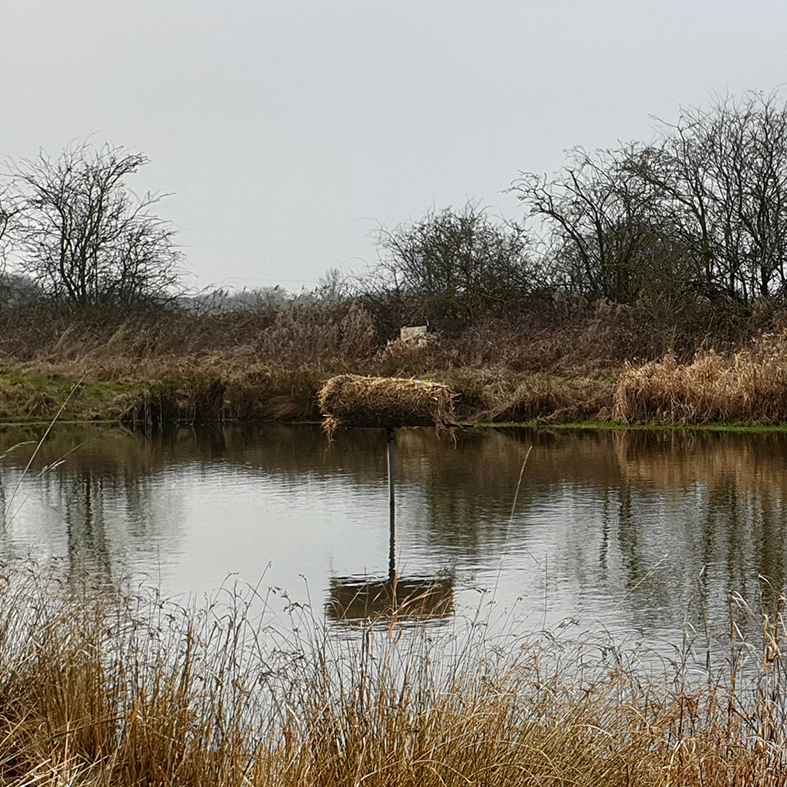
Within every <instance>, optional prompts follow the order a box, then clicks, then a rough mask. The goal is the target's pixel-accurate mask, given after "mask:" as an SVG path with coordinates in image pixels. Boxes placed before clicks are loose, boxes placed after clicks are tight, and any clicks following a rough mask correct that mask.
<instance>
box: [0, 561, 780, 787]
mask: <svg viewBox="0 0 787 787" xmlns="http://www.w3.org/2000/svg"><path fill="white" fill-rule="evenodd" d="M1 588H2V590H1V592H2V605H0V780H2V783H3V784H7V785H19V786H20V787H21V785H33V784H36V785H85V787H92V786H93V785H110V784H111V785H120V786H121V787H122V786H123V785H129V786H130V785H139V784H147V785H173V784H177V785H184V787H186V786H188V785H200V787H204V785H238V787H241V785H277V786H279V785H280V786H282V787H287V786H288V785H293V787H294V786H295V785H298V787H301V786H302V785H326V787H328V786H330V787H333V786H334V785H347V787H355V785H372V786H373V787H375V786H380V787H381V786H382V785H386V786H389V785H401V786H402V787H404V786H405V785H408V786H409V785H419V787H420V786H422V785H427V786H430V785H434V786H435V787H438V786H439V787H444V785H468V784H478V785H481V784H483V785H490V787H492V786H494V785H500V786H501V787H503V786H504V785H505V786H508V785H566V786H568V785H587V786H588V787H590V785H594V786H595V785H621V787H622V785H633V786H635V787H636V786H637V785H665V787H666V785H678V784H679V785H684V787H694V785H697V786H699V785H703V787H716V786H717V785H754V784H756V785H781V784H784V783H786V782H787V759H786V758H785V745H786V744H787V728H785V725H784V721H785V718H784V715H785V700H787V695H786V694H785V692H784V686H785V672H784V659H783V657H782V655H781V652H780V647H781V641H782V639H783V636H784V619H783V616H782V611H783V601H782V600H779V602H778V604H777V606H775V607H772V608H771V609H770V610H769V612H768V615H767V616H766V617H763V618H761V624H762V625H761V631H762V636H761V639H760V641H758V642H757V643H745V642H743V641H741V640H740V638H738V637H737V636H736V631H737V628H736V626H735V620H736V617H737V616H740V615H753V614H754V613H752V612H751V610H749V609H748V608H746V607H745V605H743V604H742V603H741V602H740V601H736V603H734V604H733V618H732V622H733V625H732V628H731V631H732V637H731V642H730V644H729V648H728V651H727V660H726V663H725V665H723V666H722V667H721V668H720V669H719V670H714V668H713V667H711V669H710V670H705V669H703V670H699V671H697V672H696V673H693V672H692V666H691V664H692V663H691V660H690V658H689V656H690V649H689V648H686V649H683V650H682V651H681V653H679V655H678V657H677V659H676V660H675V662H674V663H672V664H664V665H663V666H662V667H660V668H659V669H658V670H654V668H653V664H650V666H648V667H646V665H645V664H643V663H642V662H638V661H637V659H636V657H635V655H632V654H627V653H626V651H625V650H624V649H622V648H620V647H618V646H617V645H616V644H615V643H614V642H613V641H612V640H611V638H609V637H607V636H603V637H600V638H589V639H585V640H584V641H570V640H569V639H567V638H564V637H561V636H555V635H542V636H538V637H516V636H513V635H512V634H511V633H510V632H509V634H508V635H506V636H505V637H504V638H502V639H492V638H490V637H489V636H488V635H484V633H483V632H484V630H485V627H484V626H483V625H475V626H473V625H470V626H468V627H466V628H462V629H457V630H454V631H450V630H449V631H447V633H444V634H438V633H436V632H434V631H431V632H430V631H422V632H420V633H419V632H418V631H417V630H413V629H402V628H399V627H398V626H397V625H395V624H390V623H389V624H387V625H379V624H378V625H376V626H375V625H369V626H367V627H366V628H363V629H361V630H356V631H355V632H354V634H353V635H352V636H348V635H346V633H345V634H342V633H340V632H338V633H337V632H336V631H335V630H333V629H331V628H330V627H328V626H327V625H326V624H323V623H322V622H320V621H319V620H315V618H314V617H313V616H312V615H311V613H310V612H309V611H308V610H307V609H303V608H299V607H298V606H297V605H291V606H290V613H291V615H292V618H291V620H292V625H291V626H290V627H288V628H285V627H282V625H281V624H277V625H275V626H272V627H271V626H269V625H268V624H265V623H263V622H261V621H260V617H259V616H260V614H261V610H265V609H266V603H268V601H269V600H268V599H264V598H261V597H260V596H259V594H258V593H256V592H246V593H239V592H237V591H235V590H233V589H229V590H228V591H227V593H226V595H225V596H224V597H221V598H217V599H215V600H214V601H213V602H211V603H209V604H208V605H206V606H205V607H204V608H199V609H197V608H191V607H186V608H184V607H181V606H177V605H175V604H173V603H171V602H168V601H166V600H164V599H162V598H160V597H159V596H158V595H157V594H155V593H152V592H147V591H139V592H137V593H128V592H120V591H117V590H114V589H112V588H98V589H94V590H91V589H89V588H86V587H84V586H78V587H75V586H73V585H64V584H61V583H60V582H59V581H58V580H57V578H56V575H55V574H53V573H46V572H43V573H42V572H40V571H37V570H28V571H27V572H20V571H18V570H9V569H7V568H6V570H5V573H4V576H3V581H2V583H1ZM381 623H382V622H381ZM476 623H477V624H479V623H483V621H476Z"/></svg>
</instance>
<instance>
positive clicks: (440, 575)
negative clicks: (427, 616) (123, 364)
mask: <svg viewBox="0 0 787 787" xmlns="http://www.w3.org/2000/svg"><path fill="white" fill-rule="evenodd" d="M43 431H44V429H43V428H40V429H37V428H34V427H25V428H22V427H6V428H4V430H3V431H2V432H1V433H0V454H3V458H2V460H0V517H1V518H2V521H1V522H0V524H2V531H0V556H3V557H4V558H6V559H10V558H26V557H28V556H32V557H35V558H36V559H39V560H46V559H49V558H56V559H57V560H58V561H60V563H61V564H62V566H63V570H64V571H66V572H72V573H77V574H82V573H83V572H88V573H89V574H90V575H92V576H94V577H95V578H96V579H97V580H99V581H103V580H107V581H108V580H114V579H130V580H132V581H140V580H144V581H146V582H148V583H153V584H155V585H157V586H160V587H161V588H162V590H163V591H164V592H165V593H166V594H167V595H169V596H174V597H178V598H188V597H190V596H197V597H198V598H199V597H202V596H204V595H206V596H210V595H211V594H213V593H215V592H216V590H217V588H219V587H220V586H222V585H223V584H226V583H227V582H233V581H235V579H240V580H242V581H243V582H246V583H249V584H251V585H253V586H258V587H259V588H260V592H261V593H268V592H269V591H268V589H269V588H275V589H281V591H282V592H286V594H288V595H289V597H290V598H292V599H295V600H298V601H300V602H302V603H308V604H310V605H311V607H312V609H313V610H317V611H319V614H322V613H323V612H326V613H327V614H328V615H329V617H342V615H341V614H338V613H337V609H338V610H340V611H341V612H342V613H343V615H344V617H345V619H346V620H358V619H360V618H362V617H363V615H364V610H363V609H358V608H357V603H356V607H353V606H352V603H353V599H355V601H356V602H357V599H358V594H359V592H360V591H359V589H360V588H362V587H363V586H364V585H365V584H368V583H369V582H371V583H372V584H373V585H375V583H376V585H375V587H377V588H378V590H379V591H380V592H381V593H383V594H384V593H385V592H387V591H386V587H388V585H389V584H390V583H387V579H388V577H389V570H390V565H389V560H390V554H389V553H390V547H391V544H390V541H389V509H388V488H387V476H386V439H385V433H384V432H382V431H381V430H361V429H356V430H350V431H346V432H344V433H341V434H339V435H337V436H336V438H335V440H334V442H333V443H331V444H329V443H328V442H327V440H326V438H325V436H324V435H323V434H322V433H321V432H320V430H319V428H318V427H316V426H309V425H299V426H283V425H260V426H256V427H253V428H250V427H241V426H232V425H230V426H222V427H213V428H202V429H192V428H178V429H172V430H170V431H166V432H163V433H154V434H152V435H144V434H135V433H130V432H126V431H124V430H121V429H117V428H114V429H113V428H101V427H91V426H78V427H75V426H59V427H56V428H55V429H53V431H52V432H51V434H49V435H48V437H47V439H46V440H45V441H44V442H43V444H42V445H41V447H40V449H39V450H38V452H37V453H36V454H35V456H34V452H35V451H36V441H37V440H38V439H39V438H40V437H41V435H42V433H43ZM531 448H532V450H531V452H530V455H529V458H528V460H527V464H526V466H525V469H524V472H523V474H522V478H521V485H519V479H520V471H521V469H522V465H523V462H524V460H525V457H526V456H527V454H528V450H529V449H531ZM31 457H32V462H31ZM28 463H30V466H29V468H28ZM786 467H787V435H784V434H778V433H768V434H756V433H748V434H747V433H733V432H674V431H673V432H658V431H622V432H621V431H604V430H602V431H584V430H583V431H569V430H554V431H550V430H548V429H542V430H528V429H473V430H466V431H462V432H460V433H459V434H457V435H456V436H455V438H454V439H451V438H449V437H446V436H442V437H438V436H437V435H436V434H435V433H434V431H432V430H429V429H408V430H404V429H403V430H399V432H398V433H397V437H396V474H397V489H396V496H397V498H396V499H397V527H396V541H395V545H394V546H395V549H394V554H395V562H396V571H397V577H398V582H399V591H400V597H401V594H402V592H406V593H410V594H412V593H418V592H419V588H420V589H424V588H427V587H432V588H437V592H436V593H434V592H433V595H432V597H431V598H432V601H434V605H433V609H431V610H430V611H431V612H432V613H433V614H432V616H431V617H432V623H431V625H441V622H442V623H443V624H445V623H448V622H450V621H451V620H452V619H456V617H457V616H464V617H472V616H473V614H474V611H477V610H478V609H479V608H481V607H483V606H484V605H491V604H494V605H495V608H496V610H498V611H499V612H500V613H504V614H507V615H512V616H514V617H515V619H516V620H517V621H518V623H517V625H521V626H523V627H528V628H531V629H533V630H536V629H540V628H542V627H547V628H548V627H552V626H555V625H557V624H558V623H560V622H561V621H564V620H567V619H576V620H579V621H581V623H582V624H583V625H586V626H589V627H594V626H598V627H603V628H605V629H609V630H611V631H613V632H621V633H623V634H624V635H626V636H631V637H634V638H636V639H637V640H638V641H645V642H670V641H671V642H675V641H677V640H678V639H679V638H680V637H681V635H682V632H684V631H685V630H686V628H687V627H689V628H692V629H694V630H696V631H704V630H705V629H706V628H707V627H709V628H710V629H711V630H713V631H716V632H720V633H723V632H724V631H726V630H727V629H728V626H729V623H728V603H729V599H730V597H731V594H740V595H741V596H742V597H743V598H745V599H747V600H749V601H750V602H752V603H753V604H755V603H757V602H758V599H760V597H761V596H762V594H763V593H764V594H765V595H766V596H770V595H771V593H772V591H774V590H775V591H777V592H778V591H779V590H780V589H781V588H782V587H783V586H784V585H785V583H786V582H787V508H785V491H786V489H787V474H786V473H785V468H786ZM515 503H516V504H515ZM514 504H515V505H514ZM512 509H513V512H512ZM388 591H390V587H388ZM275 592H277V593H278V592H279V591H278V590H277V591H275ZM378 600H379V599H378ZM367 602H368V599H367ZM430 603H432V602H431V601H430Z"/></svg>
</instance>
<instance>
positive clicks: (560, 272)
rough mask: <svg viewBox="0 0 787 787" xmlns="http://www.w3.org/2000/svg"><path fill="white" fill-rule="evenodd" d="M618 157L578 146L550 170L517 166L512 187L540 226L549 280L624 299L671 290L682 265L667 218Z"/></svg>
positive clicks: (677, 283)
mask: <svg viewBox="0 0 787 787" xmlns="http://www.w3.org/2000/svg"><path fill="white" fill-rule="evenodd" d="M623 156H624V154H623V153H622V152H620V151H606V152H602V153H597V154H595V155H592V156H591V155H590V154H588V153H586V152H585V151H584V150H582V149H581V148H577V149H576V150H574V151H572V153H571V157H570V160H569V163H568V164H567V166H566V167H564V168H563V170H561V172H560V173H559V174H558V175H557V177H555V178H553V179H552V180H547V179H546V178H544V177H541V176H538V175H535V174H532V173H522V174H521V176H520V178H519V179H518V180H516V181H515V182H514V184H513V186H512V190H513V191H515V192H516V193H517V194H518V197H519V199H520V200H521V201H522V202H523V203H524V204H525V206H526V207H527V209H528V212H529V214H530V215H531V216H534V217H537V218H539V219H541V221H542V223H543V224H544V225H545V228H546V230H547V237H548V244H547V245H548V248H549V252H548V264H549V266H550V267H551V269H552V278H553V280H554V281H555V283H557V284H558V285H559V286H561V287H562V288H565V289H567V290H569V291H573V292H577V293H580V294H582V295H584V296H587V297H590V298H599V297H606V298H610V299H611V300H614V301H616V302H619V303H628V302H631V301H634V300H636V299H637V298H638V297H640V295H642V293H643V292H653V291H658V292H661V293H664V292H668V291H670V290H673V289H674V288H675V287H677V286H680V283H681V282H682V280H683V279H684V278H685V276H686V275H687V271H686V270H685V264H684V262H685V261H684V257H685V255H683V254H682V252H681V250H680V248H679V245H678V244H677V243H676V242H675V239H674V238H673V234H672V230H671V227H670V225H669V223H667V222H664V221H662V220H661V219H660V218H659V217H657V216H656V215H654V213H653V212H652V210H651V209H650V206H649V202H650V199H651V197H652V194H651V191H652V188H651V187H650V186H649V185H648V184H647V183H645V182H644V181H643V180H642V179H641V178H639V177H637V176H636V175H634V174H633V173H631V172H629V171H627V170H625V169H624V168H622V167H621V166H620V160H621V158H622V157H623Z"/></svg>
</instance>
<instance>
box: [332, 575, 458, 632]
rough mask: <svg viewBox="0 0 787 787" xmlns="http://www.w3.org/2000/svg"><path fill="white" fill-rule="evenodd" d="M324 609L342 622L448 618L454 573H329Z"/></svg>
mask: <svg viewBox="0 0 787 787" xmlns="http://www.w3.org/2000/svg"><path fill="white" fill-rule="evenodd" d="M325 609H326V612H327V614H328V617H329V618H331V619H332V620H335V621H338V622H345V623H360V622H362V621H365V620H378V619H393V618H396V619H398V620H430V619H431V620H437V619H444V618H448V617H450V616H451V615H452V614H453V611H454V576H453V574H448V573H446V574H438V575H437V576H431V577H397V576H396V575H395V574H394V576H393V578H392V577H390V576H389V577H386V578H385V579H375V578H373V577H357V576H355V577H333V578H332V579H331V584H330V588H329V591H328V601H327V602H326V605H325Z"/></svg>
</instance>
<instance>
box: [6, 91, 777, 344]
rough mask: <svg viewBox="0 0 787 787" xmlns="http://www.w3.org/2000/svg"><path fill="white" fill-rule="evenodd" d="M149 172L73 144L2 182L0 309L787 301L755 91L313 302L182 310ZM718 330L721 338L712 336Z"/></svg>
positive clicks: (400, 237)
mask: <svg viewBox="0 0 787 787" xmlns="http://www.w3.org/2000/svg"><path fill="white" fill-rule="evenodd" d="M144 163H146V159H145V157H144V156H142V155H139V154H133V153H128V152H127V151H125V150H124V149H123V148H117V147H111V146H108V145H107V146H104V147H103V148H100V149H95V148H93V147H91V146H89V145H86V144H85V145H76V146H72V147H70V148H68V149H66V150H65V151H64V153H63V154H62V155H61V157H60V158H59V159H57V160H52V159H50V158H49V157H48V156H47V155H46V154H44V153H41V154H40V155H39V157H38V158H36V159H34V160H29V161H23V162H22V163H21V164H14V165H11V166H9V167H7V169H6V172H5V173H4V176H3V178H2V179H0V250H1V251H2V255H3V256H2V258H3V259H4V260H6V262H7V267H6V270H7V273H6V275H5V276H4V277H2V279H0V309H1V310H3V311H4V312H6V314H8V312H9V310H14V309H17V308H19V307H20V305H23V304H28V305H29V304H30V303H31V302H34V301H41V300H46V301H49V302H50V303H59V304H61V305H65V306H67V307H68V308H70V309H82V308H83V307H88V308H94V307H96V306H99V307H102V308H103V307H107V306H109V307H110V308H116V307H124V308H139V307H140V306H141V307H144V308H150V307H151V306H166V307H168V308H169V307H177V308H179V309H186V310H188V311H200V312H205V311H227V310H230V311H236V310H238V309H241V310H242V309H254V308H258V307H260V306H264V307H265V308H266V309H270V308H271V307H276V308H285V307H287V306H288V305H296V306H303V305H308V304H312V303H325V302H330V303H335V302H337V301H344V302H347V301H352V302H355V303H358V304H359V305H361V306H363V308H365V309H366V310H367V311H368V313H369V314H370V315H372V317H373V319H375V320H376V321H377V323H378V325H379V330H380V332H381V334H383V335H391V334H392V333H393V331H394V330H395V327H396V326H397V325H400V324H403V323H410V324H412V323H431V324H433V325H436V324H447V323H446V321H454V324H456V325H463V324H468V323H471V322H478V321H479V320H482V321H483V320H488V319H499V318H501V317H505V318H508V319H517V318H518V317H521V316H522V315H523V314H525V313H531V314H532V311H533V309H534V308H536V305H537V304H542V306H541V307H539V308H544V307H543V304H550V305H549V306H548V308H550V309H555V308H564V309H565V306H566V304H569V305H570V306H571V308H574V307H577V306H581V305H582V304H598V303H599V302H604V303H611V304H614V305H621V306H624V307H627V308H629V309H637V310H638V314H639V316H640V317H641V318H642V319H646V320H650V321H653V322H656V323H659V324H661V325H666V324H671V325H674V326H678V325H680V326H684V327H685V326H686V325H690V326H691V325H693V326H694V327H695V332H696V333H698V334H701V333H703V331H704V332H706V333H707V332H708V331H710V332H711V333H712V332H713V330H716V329H718V328H719V326H720V324H721V322H724V323H725V324H727V325H728V326H742V325H744V324H748V323H749V322H750V321H751V319H752V317H753V316H754V317H756V318H757V319H758V320H759V321H760V323H762V320H761V319H760V318H761V316H762V315H763V314H766V313H767V314H772V313H773V312H774V311H779V310H781V308H782V304H783V303H784V301H785V297H787V271H786V270H785V261H787V105H785V102H783V101H781V100H779V99H778V97H776V96H764V95H761V94H759V93H750V94H747V95H746V96H744V97H743V98H741V99H734V98H726V99H722V100H718V101H717V102H716V103H715V104H713V105H712V106H710V108H708V109H689V110H683V111H682V112H681V114H680V117H679V118H678V120H677V121H676V122H675V123H674V124H669V123H660V124H659V125H658V127H657V130H656V136H655V138H654V140H653V141H651V142H648V143H640V142H634V143H630V144H625V145H621V146H620V147H618V148H616V149H613V150H602V151H596V152H593V153H590V152H586V151H585V150H583V149H581V148H577V149H576V150H574V151H573V152H571V153H570V154H569V156H568V160H567V163H566V165H565V167H564V168H563V169H562V170H561V171H560V172H558V173H557V174H556V175H554V176H553V177H544V176H540V175H537V174H534V173H530V172H522V173H520V175H519V177H518V178H517V179H516V180H515V181H514V182H513V184H512V186H511V191H512V192H513V193H515V194H516V195H517V196H518V198H519V199H520V201H521V203H522V207H523V220H522V221H521V222H512V221H506V220H502V219H497V218H494V217H492V216H490V214H489V212H488V211H487V210H485V209H484V208H483V207H482V206H480V205H478V204H476V203H473V202H469V203H467V204H466V205H464V206H463V207H460V208H458V209H457V208H447V209H445V210H431V211H429V212H427V214H426V215H425V216H423V217H422V218H421V219H420V220H417V221H415V222H411V223H408V224H403V225H400V226H398V227H395V228H393V229H381V230H380V231H379V233H378V236H377V243H378V250H379V263H378V264H377V265H376V266H375V267H374V268H373V269H370V270H369V271H367V272H366V273H365V274H362V275H357V276H351V277H344V276H342V275H341V274H340V273H339V272H337V271H335V270H332V271H329V272H328V274H327V275H326V277H325V279H324V280H323V281H322V282H321V283H320V286H319V287H318V288H316V289H315V290H314V291H312V292H309V293H306V292H304V293H301V294H299V295H290V294H288V293H286V292H284V291H283V290H280V289H278V288H274V289H268V290H264V291H258V292H243V293H236V294H230V293H226V292H221V291H217V292H213V293H209V294H201V295H197V296H195V295H193V294H192V295H190V296H186V295H184V294H183V292H182V290H179V274H180V263H181V254H180V250H179V249H178V247H177V245H176V243H175V232H174V229H173V228H172V227H171V225H169V224H168V223H167V222H165V221H163V220H161V219H159V218H158V217H156V216H155V215H154V214H153V213H152V209H153V207H154V206H155V205H156V203H157V202H158V199H159V198H158V196H157V195H155V194H147V195H145V196H143V197H136V196H135V195H134V194H133V193H132V192H131V191H130V190H128V188H127V187H126V185H125V178H126V176H127V175H129V174H131V173H133V172H135V171H136V170H137V169H138V168H139V167H140V166H142V165H143V164H144ZM714 326H715V327H714Z"/></svg>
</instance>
